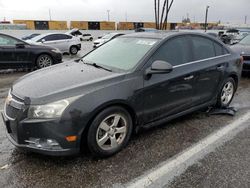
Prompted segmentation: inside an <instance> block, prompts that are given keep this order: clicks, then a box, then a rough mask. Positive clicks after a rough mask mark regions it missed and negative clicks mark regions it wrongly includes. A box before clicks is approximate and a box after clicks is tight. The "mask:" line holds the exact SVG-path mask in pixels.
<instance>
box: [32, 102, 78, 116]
mask: <svg viewBox="0 0 250 188" xmlns="http://www.w3.org/2000/svg"><path fill="white" fill-rule="evenodd" d="M73 99H75V98H70V99H64V100H60V101H56V102H53V103H50V104H45V105H34V106H30V108H29V112H28V118H30V119H53V118H59V117H61V115H62V113H63V112H64V110H65V109H66V108H67V106H68V105H69V104H70V103H71V102H72V101H73Z"/></svg>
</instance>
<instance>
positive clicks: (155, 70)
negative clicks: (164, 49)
mask: <svg viewBox="0 0 250 188" xmlns="http://www.w3.org/2000/svg"><path fill="white" fill-rule="evenodd" d="M172 70H173V66H172V65H171V64H170V63H168V62H166V61H160V60H157V61H155V62H154V63H153V64H152V65H151V67H150V69H149V70H148V72H147V74H165V73H170V72H171V71H172Z"/></svg>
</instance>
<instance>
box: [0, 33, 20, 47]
mask: <svg viewBox="0 0 250 188" xmlns="http://www.w3.org/2000/svg"><path fill="white" fill-rule="evenodd" d="M17 43H18V41H17V40H15V39H14V38H11V37H8V36H4V35H3V36H0V46H15V45H16V44H17Z"/></svg>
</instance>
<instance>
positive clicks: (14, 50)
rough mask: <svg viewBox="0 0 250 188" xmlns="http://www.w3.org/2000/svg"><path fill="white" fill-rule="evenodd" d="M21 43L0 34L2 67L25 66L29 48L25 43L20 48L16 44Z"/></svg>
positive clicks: (0, 61)
mask: <svg viewBox="0 0 250 188" xmlns="http://www.w3.org/2000/svg"><path fill="white" fill-rule="evenodd" d="M18 43H22V41H19V40H17V39H15V38H12V37H10V36H6V35H0V50H1V52H0V53H1V56H0V63H1V67H2V68H18V67H25V66H26V65H27V63H29V50H27V49H26V47H25V44H24V45H23V46H22V48H19V47H17V46H16V44H18Z"/></svg>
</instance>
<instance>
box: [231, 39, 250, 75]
mask: <svg viewBox="0 0 250 188" xmlns="http://www.w3.org/2000/svg"><path fill="white" fill-rule="evenodd" d="M231 48H232V49H233V51H235V52H236V53H238V54H240V55H241V56H242V57H243V59H244V63H243V72H244V73H247V74H249V75H250V35H248V36H246V37H245V38H243V39H242V40H241V41H240V42H239V43H238V44H235V45H233V46H232V47H231Z"/></svg>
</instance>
